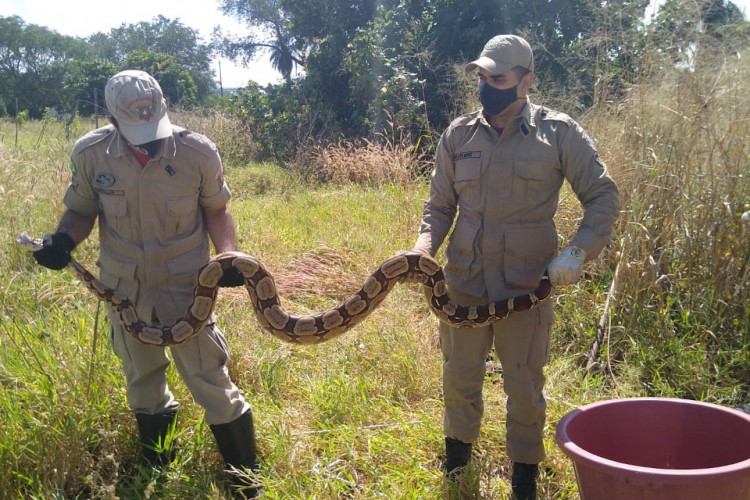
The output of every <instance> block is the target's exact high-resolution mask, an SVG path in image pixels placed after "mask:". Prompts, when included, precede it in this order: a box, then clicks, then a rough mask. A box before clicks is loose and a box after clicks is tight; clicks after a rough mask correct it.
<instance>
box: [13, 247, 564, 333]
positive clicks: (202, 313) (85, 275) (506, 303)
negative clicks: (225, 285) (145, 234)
mask: <svg viewBox="0 0 750 500" xmlns="http://www.w3.org/2000/svg"><path fill="white" fill-rule="evenodd" d="M16 242H17V243H18V244H20V245H23V246H25V247H26V248H28V249H29V250H31V251H36V250H39V249H40V248H41V247H42V240H41V239H38V238H31V237H30V236H29V235H27V234H26V233H21V234H20V235H19V236H18V238H17V239H16ZM68 266H69V267H70V268H71V270H72V271H73V273H74V274H75V275H76V276H77V277H78V278H79V279H80V280H81V281H82V282H83V283H84V284H85V285H86V287H87V288H88V289H89V290H91V291H92V292H93V293H94V295H96V296H97V297H98V298H100V299H102V300H105V301H106V302H108V303H109V304H110V305H111V306H112V307H113V308H114V310H115V311H117V313H118V315H119V317H120V319H121V320H122V323H123V326H124V327H125V329H126V330H127V331H128V332H130V334H131V335H133V336H134V337H135V338H136V339H138V340H139V341H141V342H143V343H146V344H154V345H162V346H165V345H172V344H179V343H182V342H185V341H186V340H188V339H190V338H191V337H193V336H194V335H196V334H197V333H199V332H200V331H201V330H202V329H203V327H204V326H205V325H206V323H207V322H208V321H209V319H210V318H211V313H212V312H213V310H214V306H215V305H216V298H217V295H218V291H219V288H220V287H219V280H220V279H221V277H222V276H223V275H224V273H225V272H227V271H228V270H229V269H231V268H234V269H236V270H238V271H239V272H240V273H241V274H242V276H243V277H244V281H245V288H246V289H247V292H248V294H249V295H250V301H251V302H252V304H253V308H254V310H255V316H256V318H257V320H258V322H259V323H260V324H261V326H262V327H263V328H264V329H266V330H268V331H269V332H271V333H272V334H273V335H274V336H276V337H277V338H279V339H281V340H283V341H285V342H291V343H295V344H316V343H320V342H325V341H328V340H331V339H334V338H336V337H338V336H340V335H342V334H343V333H345V332H347V331H349V330H351V329H352V328H353V327H354V326H355V325H357V324H359V323H360V322H362V321H363V320H364V319H365V318H367V317H368V316H369V315H370V314H371V313H372V312H373V311H374V310H375V309H376V308H377V307H378V306H379V305H380V304H381V303H382V302H383V300H384V299H385V298H386V297H387V296H388V294H389V293H390V291H391V290H392V289H393V287H394V286H395V285H396V283H399V282H411V283H421V284H422V285H423V288H424V293H425V296H426V298H427V301H428V303H429V304H430V308H431V309H432V311H433V312H434V313H435V315H436V316H437V317H438V318H440V319H441V320H442V321H444V322H446V323H449V324H451V325H453V326H458V327H462V328H476V327H480V326H485V325H488V324H490V323H493V322H495V321H498V320H501V319H503V318H505V317H507V316H508V315H509V314H512V313H514V312H521V311H527V310H529V309H533V308H534V307H536V306H537V305H538V304H539V303H540V302H541V301H543V300H545V299H546V298H547V297H549V295H550V293H551V291H552V285H551V284H550V281H549V278H548V277H547V276H542V278H541V280H540V282H539V286H538V287H537V288H536V289H535V290H534V291H533V292H531V293H528V294H523V295H518V296H516V297H511V298H509V299H506V300H500V301H496V302H490V303H488V304H484V305H480V306H462V305H459V304H456V303H455V302H453V301H452V300H451V299H450V297H449V296H448V292H447V289H446V284H445V277H444V275H443V270H442V268H441V267H440V265H439V264H438V263H437V262H436V261H435V260H434V259H433V258H432V257H429V256H427V255H424V254H421V253H418V252H404V253H401V254H399V255H396V256H394V257H391V258H389V259H386V260H385V261H383V263H381V264H380V265H379V266H378V267H377V269H375V271H374V272H373V273H372V274H370V275H369V276H368V277H367V279H366V280H365V283H364V284H363V285H362V287H361V288H360V289H359V290H358V291H357V292H355V293H354V294H353V295H351V296H350V297H349V298H347V299H346V300H344V301H343V302H342V303H340V304H339V305H338V306H336V307H334V308H332V309H329V310H328V311H324V312H322V313H318V314H315V315H307V316H297V315H295V314H292V313H289V312H287V311H286V310H285V309H284V308H283V307H282V305H281V302H280V300H279V296H278V293H277V290H276V284H275V282H274V279H273V276H272V275H271V273H270V272H269V271H268V270H267V269H266V267H265V266H264V265H263V263H262V262H261V261H259V260H258V259H256V258H254V257H251V256H250V255H247V254H245V253H242V252H224V253H221V254H218V255H216V256H214V257H212V258H211V259H210V260H209V262H208V263H207V264H206V265H204V266H203V267H202V268H201V269H200V270H199V271H198V275H197V279H196V285H195V288H194V290H193V300H192V302H191V304H190V306H188V308H187V310H186V311H185V314H184V315H183V316H182V318H180V319H178V320H177V321H176V322H175V323H174V324H171V325H166V326H154V325H149V324H147V323H145V322H144V321H143V320H142V319H141V318H140V317H138V314H137V313H136V310H135V306H134V305H133V303H132V302H131V301H130V299H128V298H127V297H125V296H124V295H123V294H121V293H120V292H118V291H116V290H112V289H111V288H109V287H107V286H105V285H104V284H103V283H102V282H101V281H99V280H98V279H96V278H95V277H94V275H93V274H91V273H90V272H89V271H88V270H87V269H86V268H85V267H84V266H83V265H81V263H79V262H78V261H77V260H75V259H71V261H70V263H69V264H68Z"/></svg>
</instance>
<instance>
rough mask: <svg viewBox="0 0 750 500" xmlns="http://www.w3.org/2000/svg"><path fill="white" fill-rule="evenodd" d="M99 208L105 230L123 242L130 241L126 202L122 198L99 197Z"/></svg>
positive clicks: (103, 195) (104, 195)
mask: <svg viewBox="0 0 750 500" xmlns="http://www.w3.org/2000/svg"><path fill="white" fill-rule="evenodd" d="M99 207H100V208H101V211H102V214H103V215H104V219H105V221H106V222H105V224H106V226H107V228H108V229H109V230H110V231H112V232H113V233H115V234H117V235H118V236H120V238H122V239H125V240H130V239H131V236H132V231H131V229H130V219H129V218H128V201H127V200H126V199H125V197H124V196H112V195H108V194H102V195H99Z"/></svg>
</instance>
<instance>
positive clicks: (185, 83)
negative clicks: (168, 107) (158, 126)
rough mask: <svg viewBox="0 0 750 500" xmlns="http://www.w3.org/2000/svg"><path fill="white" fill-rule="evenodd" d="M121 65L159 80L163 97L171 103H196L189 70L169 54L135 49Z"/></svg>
mask: <svg viewBox="0 0 750 500" xmlns="http://www.w3.org/2000/svg"><path fill="white" fill-rule="evenodd" d="M123 67H125V68H128V69H139V70H141V71H145V72H147V73H149V74H150V75H152V76H153V77H154V78H156V81H158V82H159V86H160V87H161V88H162V91H163V92H164V97H166V98H167V99H168V100H169V101H170V102H171V103H173V104H180V105H183V106H190V105H193V104H196V103H197V99H198V86H197V85H196V83H195V81H194V80H193V77H192V74H191V72H190V71H189V70H188V69H187V68H185V67H184V66H182V65H181V64H178V63H177V62H175V60H174V58H173V57H172V56H170V55H169V54H163V53H157V52H150V51H141V50H135V51H132V52H130V53H129V54H128V55H127V57H126V58H125V60H124V61H123Z"/></svg>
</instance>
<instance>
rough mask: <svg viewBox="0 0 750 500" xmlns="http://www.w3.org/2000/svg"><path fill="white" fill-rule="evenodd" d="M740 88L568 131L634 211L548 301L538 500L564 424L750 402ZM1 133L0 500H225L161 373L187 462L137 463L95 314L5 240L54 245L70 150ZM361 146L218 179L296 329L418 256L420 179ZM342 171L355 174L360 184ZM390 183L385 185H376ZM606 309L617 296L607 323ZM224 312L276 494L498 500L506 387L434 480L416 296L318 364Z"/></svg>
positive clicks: (567, 197)
mask: <svg viewBox="0 0 750 500" xmlns="http://www.w3.org/2000/svg"><path fill="white" fill-rule="evenodd" d="M743 56H745V55H744V54H743ZM748 76H750V75H748V70H747V69H746V68H745V67H743V66H742V64H741V61H739V60H731V59H729V60H728V61H727V63H726V64H724V65H719V66H718V67H717V68H698V71H696V72H694V73H689V72H679V71H676V70H671V69H670V70H663V71H661V72H660V73H658V74H655V75H654V77H653V78H652V79H650V80H646V81H643V82H641V83H640V84H639V85H637V86H633V87H632V88H631V89H630V91H629V92H628V94H627V96H626V98H624V99H623V100H621V101H618V102H612V103H609V104H606V105H605V104H604V103H601V104H600V105H599V106H598V107H596V108H595V109H592V110H590V111H589V112H588V113H587V114H585V115H584V116H581V117H578V118H579V121H581V122H582V124H583V125H584V126H585V127H586V129H587V130H588V132H589V133H590V135H591V136H592V137H593V138H594V139H595V141H596V143H597V145H598V148H599V151H600V153H601V155H602V158H603V159H604V160H605V161H606V163H607V164H608V165H609V168H610V169H611V171H612V174H613V176H614V177H615V179H616V181H617V182H618V185H619V187H620V190H621V193H622V197H623V204H622V207H623V209H622V213H621V216H620V218H619V220H618V222H617V224H616V227H615V231H614V240H613V242H612V244H611V245H610V247H609V248H607V249H606V250H605V252H604V253H603V255H602V256H601V258H600V259H599V260H598V261H597V262H595V263H593V264H592V265H589V266H588V267H587V272H588V275H589V279H587V280H584V281H583V282H581V283H580V284H578V285H576V286H572V287H567V288H564V289H562V288H561V289H559V290H557V291H556V295H555V298H554V300H555V301H556V303H557V315H558V318H559V320H558V322H557V324H556V328H555V333H554V337H553V346H552V359H551V362H550V365H549V366H548V368H547V379H548V382H547V390H546V396H547V402H548V422H549V425H548V428H547V429H546V431H545V444H546V447H547V450H548V452H549V456H548V458H547V459H546V460H545V462H544V469H545V474H544V475H543V476H542V477H541V478H540V481H539V493H540V498H541V499H553V498H555V499H562V498H575V497H576V494H577V486H576V480H575V474H574V471H573V469H572V465H571V463H570V461H569V460H568V459H567V458H566V457H565V456H564V455H563V454H562V453H561V452H560V451H559V449H557V447H556V444H555V442H554V424H555V422H557V421H558V420H559V419H560V418H562V416H563V415H564V414H566V413H567V412H569V411H571V410H573V409H575V408H576V407H579V406H581V405H583V404H587V403H590V402H594V401H598V400H602V399H608V398H614V397H629V396H647V395H653V396H669V397H684V398H693V399H701V400H705V401H710V402H714V403H718V404H725V405H731V406H735V405H738V404H741V403H747V402H748V400H750V389H749V387H748V384H749V383H750V354H748V353H749V352H750V349H748V347H749V346H750V332H749V330H750V321H748V318H749V317H750V303H749V301H750V298H749V295H750V294H748V291H747V286H748V278H749V276H748V258H749V257H750V255H749V252H750V245H749V244H748V242H749V241H750V239H749V233H748V229H749V228H748V226H747V225H746V224H744V223H743V222H742V221H741V214H742V213H744V212H746V211H747V210H750V207H749V206H748V204H749V203H750V186H749V185H748V175H750V173H749V172H748V171H749V170H750V164H749V161H748V157H749V152H748V144H747V137H748V136H750V134H748V132H750V131H749V130H748V123H749V121H750V102H748V97H747V96H748V95H750V93H749V92H748V90H749V89H748V84H747V82H748ZM194 119H195V120H196V122H192V121H191V120H193V118H191V117H186V118H185V119H184V120H182V119H180V121H183V123H185V124H186V125H187V126H189V127H190V128H193V129H196V130H198V131H201V132H206V133H209V134H210V133H211V131H212V130H213V131H221V130H224V131H225V132H224V133H225V134H226V137H224V139H227V140H228V138H229V137H230V132H233V131H235V129H234V128H232V127H228V128H226V126H225V122H223V121H222V120H221V119H219V118H216V119H217V121H218V122H219V123H213V122H212V121H211V118H210V117H209V116H208V115H204V116H200V117H197V118H194ZM204 120H205V121H204ZM175 121H177V119H176V120H175ZM193 123H195V124H193ZM79 126H80V127H81V128H82V129H86V128H87V127H90V124H85V123H83V122H81V123H80V124H79ZM83 131H84V130H82V132H83ZM219 134H221V132H219ZM11 137H14V131H13V127H12V124H8V123H7V122H0V196H2V204H0V228H2V229H1V231H0V232H2V234H4V235H5V236H6V237H5V239H4V240H2V241H1V242H0V259H2V261H3V263H4V264H3V266H0V415H2V417H1V418H2V423H3V425H1V426H0V498H107V499H111V498H222V497H227V496H228V490H227V488H226V487H225V485H223V483H222V475H221V470H220V469H221V459H220V457H219V455H218V453H217V451H216V448H215V445H214V443H213V439H212V437H211V433H210V430H209V429H208V427H207V426H206V425H205V423H204V422H203V419H202V411H201V409H200V408H199V407H198V406H197V405H195V404H193V403H192V402H191V399H190V395H189V394H188V393H187V390H186V389H185V387H184V385H183V384H182V383H181V381H180V380H179V377H177V375H176V374H175V373H173V372H170V383H171V384H172V386H173V389H174V391H175V393H176V396H177V397H178V398H179V399H180V400H181V401H182V402H183V406H182V408H181V414H180V425H179V430H178V433H177V436H176V437H177V439H178V443H179V447H178V453H177V459H176V461H175V462H174V463H172V464H170V465H169V466H168V467H167V468H166V469H164V470H162V471H152V470H145V469H143V468H139V467H138V466H137V463H136V460H135V459H136V454H137V446H136V443H135V441H134V435H135V423H134V420H133V417H132V414H131V412H130V410H129V409H128V408H127V404H126V402H125V397H124V386H123V378H122V375H121V373H120V368H119V364H118V361H117V359H116V358H115V356H114V355H113V354H112V352H111V349H110V348H109V346H108V341H107V335H106V332H107V329H108V325H107V324H106V319H105V316H104V315H103V314H102V311H101V310H100V309H99V308H98V305H97V303H96V302H95V300H94V299H93V298H92V297H90V296H89V295H88V294H86V293H84V292H83V291H82V288H81V285H80V283H78V282H76V280H74V279H72V278H71V276H70V274H69V273H65V272H62V273H56V272H52V271H46V270H43V269H41V268H39V266H37V265H35V264H34V262H33V260H32V259H31V258H30V257H29V256H28V254H27V253H26V252H24V251H22V250H21V249H19V248H18V247H16V246H15V245H13V243H12V239H13V237H14V236H15V234H17V233H18V232H20V231H21V230H27V231H29V232H30V233H32V234H44V233H45V232H49V231H50V230H52V229H53V228H54V225H55V223H56V219H57V217H58V216H59V213H60V212H61V210H62V206H61V203H60V198H61V196H62V193H63V191H64V189H65V185H66V184H67V180H68V179H69V175H70V174H69V171H68V160H67V158H68V154H69V151H70V147H71V146H72V139H67V138H66V137H65V133H64V130H63V129H59V128H56V127H55V126H52V125H48V126H47V128H46V129H44V130H43V124H41V123H27V124H25V125H24V126H23V128H22V134H21V140H20V141H19V145H18V146H16V145H15V144H14V143H13V142H12V141H11V142H9V138H11ZM360 146H361V147H359V148H358V147H355V146H354V145H349V144H341V145H336V146H333V147H331V148H330V150H324V149H319V150H317V152H315V154H313V153H312V152H311V153H310V164H315V165H318V164H321V165H325V164H329V165H330V167H327V168H328V170H326V171H327V172H329V173H328V174H326V175H327V176H328V177H324V178H325V179H334V178H335V179H336V181H335V182H325V183H323V182H316V183H310V182H309V181H308V180H307V179H305V178H304V177H303V176H301V175H299V174H296V173H293V172H290V171H289V170H284V169H281V168H279V167H278V166H273V165H257V164H252V165H247V164H244V163H241V162H235V161H230V162H228V164H227V172H226V176H227V179H228V182H229V184H230V186H231V187H232V189H233V193H234V198H233V200H232V202H231V204H230V208H231V209H232V212H233V214H234V216H235V221H236V223H237V226H238V227H237V229H238V231H237V232H238V239H239V244H240V248H241V249H242V250H244V251H246V252H248V253H251V254H253V255H255V256H257V257H259V258H260V259H261V260H263V261H264V262H265V263H266V264H267V266H268V267H269V269H270V270H271V271H272V272H273V273H274V275H275V276H276V278H277V282H278V285H279V288H280V290H281V296H282V300H283V303H284V305H285V306H286V307H287V308H288V309H290V310H292V311H294V312H296V313H298V314H306V313H313V312H318V311H321V310H325V309H326V308H328V307H330V306H331V305H334V304H335V303H337V301H339V300H341V298H342V297H343V296H346V295H347V294H349V293H351V292H352V291H354V289H355V288H356V287H358V286H359V285H360V284H361V282H362V281H363V280H364V278H365V277H366V276H367V274H368V273H369V272H370V271H371V270H372V269H374V267H375V266H376V265H377V264H378V263H379V262H381V261H382V260H383V259H385V258H387V257H389V256H390V255H392V254H393V253H394V252H396V251H398V250H403V249H407V248H409V247H410V246H411V245H412V244H413V241H414V238H415V236H416V231H417V229H418V225H419V216H420V212H421V205H422V202H423V200H424V199H425V198H426V196H427V194H428V189H427V184H426V182H424V178H419V179H418V181H417V182H410V181H409V179H411V177H409V176H405V177H400V175H402V172H406V171H408V172H411V171H412V169H413V168H414V167H413V165H414V163H413V162H414V161H415V156H414V154H413V149H412V146H411V145H409V143H408V142H405V143H402V142H401V140H400V139H399V140H395V141H394V140H391V142H390V145H388V142H387V141H385V140H383V141H381V142H375V141H373V142H372V143H369V144H368V143H363V144H361V145H360ZM220 147H221V146H220ZM311 151H315V150H311ZM316 155H317V156H316ZM226 156H227V155H225V157H226ZM318 158H322V159H318ZM355 160H356V162H357V163H358V164H359V165H361V166H362V167H361V168H362V170H363V171H362V172H359V171H357V172H355V173H354V174H349V173H348V172H349V170H348V169H349V167H350V165H351V164H352V162H353V161H355ZM392 165H400V166H399V167H398V169H397V172H398V173H396V174H394V173H389V170H388V168H389V167H390V166H392ZM316 168H317V167H316ZM420 168H423V167H420ZM337 172H340V173H337ZM316 175H317V174H316ZM410 175H411V174H410ZM358 183H360V184H358ZM577 205H578V204H577V201H576V200H575V197H574V196H573V195H572V194H571V193H570V192H569V191H567V190H565V191H564V192H563V197H562V202H561V210H560V213H559V215H558V218H557V222H558V229H559V232H560V242H561V244H564V243H565V241H567V239H568V238H569V237H570V236H571V235H572V232H573V231H575V228H576V224H577V222H578V220H579V218H580V208H579V207H578V206H577ZM96 254H97V247H96V242H95V241H89V242H86V243H85V244H83V245H81V246H80V247H79V248H77V249H76V256H77V257H78V258H79V260H81V261H83V262H84V263H86V264H87V265H89V266H90V267H91V268H93V267H94V265H95V260H96ZM616 271H617V277H618V278H617V280H615V279H614V277H615V272H616ZM613 282H614V283H616V284H617V286H615V287H613V286H612V285H613ZM610 291H611V292H612V296H613V297H615V299H616V300H612V301H610V302H609V307H610V308H611V309H610V310H608V311H605V305H606V304H607V302H606V299H607V297H608V295H609V294H610ZM217 307H218V317H219V322H220V325H221V327H222V329H223V330H224V331H225V333H226V334H227V337H228V341H229V344H230V350H231V352H232V358H231V360H230V363H229V369H230V374H231V376H232V377H233V379H234V380H235V381H236V382H237V383H238V385H239V386H240V387H241V388H242V389H243V390H244V391H245V395H246V397H247V398H248V400H249V401H250V403H251V404H252V406H253V409H254V412H255V416H256V420H257V429H258V437H259V447H260V452H261V456H262V457H263V478H264V481H265V483H266V486H267V489H266V493H265V498H272V499H282V498H284V499H287V498H321V499H338V498H351V499H370V498H420V499H441V500H442V499H446V498H461V497H462V491H460V490H461V488H463V495H464V497H465V496H466V495H467V494H468V495H469V496H470V497H472V498H488V499H489V498H492V499H503V498H508V496H509V491H510V486H509V468H510V464H509V462H508V459H507V456H506V454H505V442H504V430H503V427H504V420H503V417H504V414H505V410H504V405H505V400H504V394H503V392H502V389H501V385H502V378H501V377H499V376H497V374H490V376H488V378H487V381H486V384H485V400H486V414H485V418H484V423H483V430H482V435H481V437H480V440H479V442H478V444H477V447H476V453H475V455H474V468H473V470H472V472H471V474H470V475H469V476H468V480H467V481H466V483H464V484H463V485H462V486H461V487H460V488H457V487H455V486H454V485H451V484H449V483H446V482H445V481H444V480H443V479H442V477H441V473H440V471H439V470H438V467H439V464H440V461H441V459H442V454H443V446H442V434H441V419H442V416H441V393H440V367H441V361H440V352H439V348H438V346H437V341H436V328H435V327H436V325H435V320H434V318H433V317H432V316H431V314H430V312H429V310H428V309H427V307H426V305H425V304H424V301H423V299H422V297H421V295H420V293H419V290H417V289H413V288H410V287H396V289H395V290H394V291H393V292H392V295H391V297H389V299H387V300H386V301H385V302H384V303H383V305H382V306H381V309H380V310H379V311H376V313H375V314H374V315H373V316H372V317H371V319H370V320H368V321H366V322H364V323H362V324H361V325H359V326H358V327H357V328H356V329H355V331H353V332H351V333H349V334H347V335H345V336H342V337H341V338H339V339H337V340H335V341H332V342H329V343H326V344H323V345H320V346H314V347H299V348H298V347H295V346H291V345H288V344H283V343H281V342H279V341H278V340H277V339H275V338H274V337H272V336H271V335H268V334H267V333H265V332H264V331H263V330H261V329H260V327H259V326H258V324H257V322H256V321H255V320H254V318H253V315H252V313H251V311H250V310H249V307H250V306H249V302H248V299H247V297H246V296H245V294H243V293H241V292H236V291H223V292H221V294H220V299H219V302H218V306H217ZM605 312H608V316H607V317H606V318H605V321H604V322H603V330H602V331H603V333H604V337H603V338H602V343H601V351H600V352H599V353H598V356H597V362H598V363H597V364H595V365H594V366H593V367H592V370H591V371H590V372H589V371H587V370H586V365H587V361H588V357H589V354H590V352H591V350H592V346H593V345H594V342H595V340H596V337H597V333H598V326H599V325H600V323H602V317H603V315H604V314H605ZM467 492H468V493H467Z"/></svg>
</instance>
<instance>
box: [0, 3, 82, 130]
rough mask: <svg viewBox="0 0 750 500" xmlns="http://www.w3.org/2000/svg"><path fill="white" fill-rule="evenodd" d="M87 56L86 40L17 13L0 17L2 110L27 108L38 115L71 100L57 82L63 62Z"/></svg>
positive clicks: (70, 95)
mask: <svg viewBox="0 0 750 500" xmlns="http://www.w3.org/2000/svg"><path fill="white" fill-rule="evenodd" d="M87 56H88V51H87V47H86V44H85V43H84V42H83V41H82V40H80V39H77V38H72V37H66V36H63V35H60V34H58V33H57V32H55V31H51V30H48V29H47V28H44V27H42V26H37V25H35V24H27V23H25V22H24V21H23V19H21V18H20V17H18V16H11V17H0V83H1V84H2V85H0V105H2V107H3V108H2V109H3V111H5V112H10V113H15V101H16V99H17V100H18V108H19V110H23V109H27V110H28V111H29V116H30V117H31V118H39V117H41V116H42V115H43V114H44V109H45V108H46V107H51V106H60V105H66V104H67V103H70V102H71V101H74V100H75V96H74V95H72V94H71V92H70V89H67V88H66V87H65V86H64V85H61V82H62V79H63V76H64V75H65V72H66V66H67V65H68V64H70V63H71V62H73V61H77V60H82V59H85V58H86V57H87Z"/></svg>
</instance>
